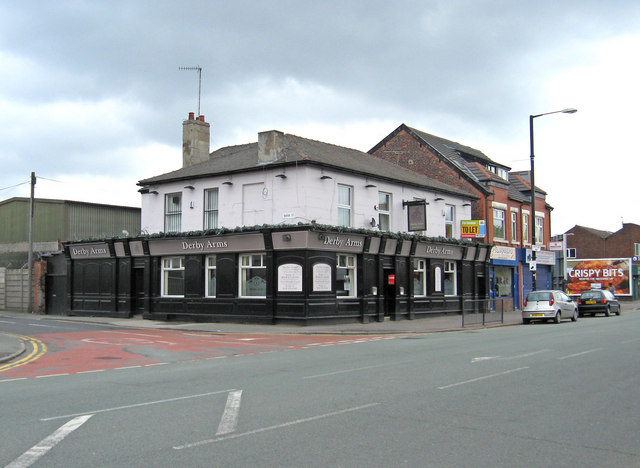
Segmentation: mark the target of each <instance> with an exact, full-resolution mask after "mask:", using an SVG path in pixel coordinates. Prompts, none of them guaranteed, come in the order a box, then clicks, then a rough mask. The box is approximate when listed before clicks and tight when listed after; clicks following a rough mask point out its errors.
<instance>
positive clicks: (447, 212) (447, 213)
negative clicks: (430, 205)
mask: <svg viewBox="0 0 640 468" xmlns="http://www.w3.org/2000/svg"><path fill="white" fill-rule="evenodd" d="M455 223H456V207H455V206H453V205H445V206H444V237H446V238H447V239H452V238H453V235H454V234H453V227H454V226H455Z"/></svg>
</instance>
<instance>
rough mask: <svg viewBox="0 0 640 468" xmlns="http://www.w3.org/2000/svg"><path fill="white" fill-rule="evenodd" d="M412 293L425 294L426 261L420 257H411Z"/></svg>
mask: <svg viewBox="0 0 640 468" xmlns="http://www.w3.org/2000/svg"><path fill="white" fill-rule="evenodd" d="M413 295H414V296H426V295H427V261H426V260H423V259H421V258H414V259H413Z"/></svg>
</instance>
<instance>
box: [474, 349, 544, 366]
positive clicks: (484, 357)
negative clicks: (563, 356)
mask: <svg viewBox="0 0 640 468" xmlns="http://www.w3.org/2000/svg"><path fill="white" fill-rule="evenodd" d="M549 351H551V350H550V349H541V350H538V351H532V352H530V353H524V354H516V355H515V356H507V357H504V356H480V357H475V358H473V359H472V360H471V363H474V362H482V361H489V360H492V359H496V360H499V361H510V360H512V359H521V358H525V357H530V356H535V355H536V354H541V353H548V352H549Z"/></svg>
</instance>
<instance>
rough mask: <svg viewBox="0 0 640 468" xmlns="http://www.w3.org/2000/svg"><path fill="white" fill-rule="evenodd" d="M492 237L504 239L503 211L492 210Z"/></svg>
mask: <svg viewBox="0 0 640 468" xmlns="http://www.w3.org/2000/svg"><path fill="white" fill-rule="evenodd" d="M493 237H494V238H496V239H505V236H504V210H499V209H497V208H494V209H493Z"/></svg>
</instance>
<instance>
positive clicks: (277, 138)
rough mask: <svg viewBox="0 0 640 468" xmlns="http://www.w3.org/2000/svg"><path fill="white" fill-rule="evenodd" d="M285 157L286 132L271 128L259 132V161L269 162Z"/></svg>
mask: <svg viewBox="0 0 640 468" xmlns="http://www.w3.org/2000/svg"><path fill="white" fill-rule="evenodd" d="M283 157H284V133H282V132H279V131H278V130H269V131H267V132H260V133H258V162H261V163H268V162H273V161H278V160H279V159H282V158H283Z"/></svg>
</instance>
